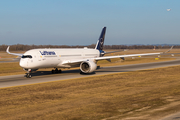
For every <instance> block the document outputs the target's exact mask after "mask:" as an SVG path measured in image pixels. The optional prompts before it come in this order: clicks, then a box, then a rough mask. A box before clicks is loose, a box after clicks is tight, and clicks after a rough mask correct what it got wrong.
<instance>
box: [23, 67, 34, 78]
mask: <svg viewBox="0 0 180 120" xmlns="http://www.w3.org/2000/svg"><path fill="white" fill-rule="evenodd" d="M25 71H27V73H26V75H25V76H24V77H26V78H31V77H32V76H31V69H28V70H25Z"/></svg>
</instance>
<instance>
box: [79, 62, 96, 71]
mask: <svg viewBox="0 0 180 120" xmlns="http://www.w3.org/2000/svg"><path fill="white" fill-rule="evenodd" d="M96 68H97V64H96V63H94V62H93V61H85V62H82V63H81V64H80V70H81V72H83V73H92V72H93V71H95V70H96Z"/></svg>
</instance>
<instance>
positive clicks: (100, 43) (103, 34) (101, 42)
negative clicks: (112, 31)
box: [95, 27, 106, 50]
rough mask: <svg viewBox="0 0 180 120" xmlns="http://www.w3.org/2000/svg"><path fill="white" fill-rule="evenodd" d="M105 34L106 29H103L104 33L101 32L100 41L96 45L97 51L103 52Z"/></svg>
mask: <svg viewBox="0 0 180 120" xmlns="http://www.w3.org/2000/svg"><path fill="white" fill-rule="evenodd" d="M105 33H106V27H104V28H103V29H102V32H101V34H100V37H99V40H98V41H97V44H96V47H95V49H98V50H103V45H104V38H105Z"/></svg>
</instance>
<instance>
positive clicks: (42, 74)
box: [31, 68, 128, 76]
mask: <svg viewBox="0 0 180 120" xmlns="http://www.w3.org/2000/svg"><path fill="white" fill-rule="evenodd" d="M127 71H128V70H127ZM127 71H126V70H103V68H100V69H98V70H96V71H94V72H92V73H88V74H84V73H81V71H80V69H75V70H65V71H62V72H61V73H54V74H52V72H51V71H35V72H32V73H31V75H32V76H46V75H56V74H69V73H77V74H80V75H95V74H96V73H100V72H101V73H103V72H109V73H114V72H127Z"/></svg>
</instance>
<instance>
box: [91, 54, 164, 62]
mask: <svg viewBox="0 0 180 120" xmlns="http://www.w3.org/2000/svg"><path fill="white" fill-rule="evenodd" d="M160 54H162V53H145V54H129V55H118V56H105V57H97V58H94V60H96V61H99V60H106V59H112V58H125V57H135V56H151V55H160Z"/></svg>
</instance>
